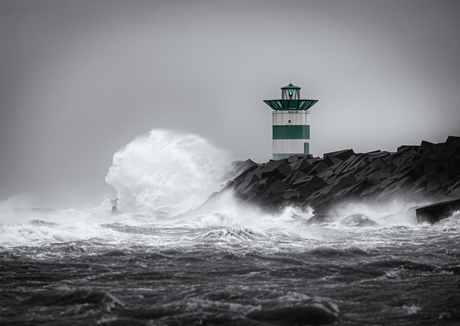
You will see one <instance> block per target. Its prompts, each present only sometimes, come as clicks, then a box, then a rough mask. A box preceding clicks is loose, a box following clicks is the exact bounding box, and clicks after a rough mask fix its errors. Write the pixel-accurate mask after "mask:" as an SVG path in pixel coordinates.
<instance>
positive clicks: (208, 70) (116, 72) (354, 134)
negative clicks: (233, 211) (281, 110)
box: [0, 0, 460, 207]
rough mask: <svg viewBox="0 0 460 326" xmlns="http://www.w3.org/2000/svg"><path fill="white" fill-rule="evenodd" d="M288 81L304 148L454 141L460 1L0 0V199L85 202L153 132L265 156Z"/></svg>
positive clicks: (459, 127) (458, 129) (459, 101)
mask: <svg viewBox="0 0 460 326" xmlns="http://www.w3.org/2000/svg"><path fill="white" fill-rule="evenodd" d="M290 80H292V82H293V83H294V84H295V85H298V86H300V87H302V90H301V97H302V98H311V99H317V100H319V102H318V103H317V104H316V105H315V106H314V107H313V108H312V109H311V114H310V115H309V118H310V124H311V141H310V143H311V145H310V149H311V152H312V153H313V155H314V156H321V155H322V154H323V153H325V152H330V151H334V150H341V149H345V148H353V149H354V150H355V151H356V152H367V151H372V150H375V149H382V150H389V151H395V150H396V148H397V147H398V146H399V145H402V144H419V143H420V142H421V141H422V140H427V141H431V142H435V143H436V142H443V141H445V139H446V138H447V136H449V135H457V136H460V1H458V0H429V1H427V0H302V1H289V0H283V1H269V0H251V1H247V0H244V1H240V0H232V1H175V0H167V1H154V0H151V1H140V0H129V1H128V0H125V1H117V0H78V1H73V0H64V1H63V0H0V200H6V199H8V198H9V197H11V196H14V195H28V196H30V197H31V198H32V203H33V204H34V205H36V206H54V207H56V206H75V205H77V206H78V205H92V204H96V203H97V202H98V201H99V200H100V199H101V198H102V197H103V196H104V195H105V194H109V193H110V191H111V188H110V187H109V186H108V185H106V184H105V182H104V178H105V176H106V174H107V171H108V169H109V167H110V165H111V162H112V157H113V154H114V153H115V152H116V151H117V150H118V149H120V148H121V147H123V146H124V145H126V144H127V143H129V142H130V141H131V140H132V139H133V138H135V137H136V136H138V135H140V134H142V133H145V132H147V131H149V130H151V129H153V128H168V129H173V130H178V131H181V132H191V133H195V134H198V135H200V136H202V137H204V138H206V139H208V140H209V141H210V142H211V143H212V144H214V145H215V146H216V147H218V148H221V149H225V150H228V151H229V152H230V153H231V157H232V158H233V159H235V160H244V159H247V158H251V159H253V160H255V161H256V162H265V161H268V160H269V159H270V157H271V151H272V147H271V146H272V143H271V109H270V108H269V107H268V106H266V105H265V104H264V103H263V101H262V100H264V99H274V98H279V96H280V87H282V86H285V85H287V84H288V83H289V81H290Z"/></svg>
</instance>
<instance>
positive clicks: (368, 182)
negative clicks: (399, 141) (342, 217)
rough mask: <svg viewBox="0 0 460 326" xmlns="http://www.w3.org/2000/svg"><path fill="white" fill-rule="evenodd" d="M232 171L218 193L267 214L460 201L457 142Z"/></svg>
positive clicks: (247, 164)
mask: <svg viewBox="0 0 460 326" xmlns="http://www.w3.org/2000/svg"><path fill="white" fill-rule="evenodd" d="M233 171H234V172H233V174H234V175H235V177H234V178H232V180H230V181H229V182H228V183H227V184H226V186H225V187H224V189H223V190H222V191H221V192H225V191H227V190H233V191H234V193H235V194H236V196H237V197H238V198H239V199H240V200H241V201H243V202H249V203H254V204H257V205H258V206H260V207H262V208H264V209H266V210H269V211H277V210H280V209H281V208H283V207H284V206H286V205H298V206H300V207H311V208H313V209H314V211H315V215H317V216H320V215H321V214H327V212H328V210H329V209H330V207H331V205H333V204H334V205H337V204H340V203H341V202H345V201H348V200H360V201H372V202H384V201H387V200H390V199H392V198H402V199H407V200H411V199H414V198H421V197H425V198H430V201H431V202H441V201H446V200H454V199H458V198H460V137H454V136H449V137H448V138H447V140H446V142H444V143H439V144H433V143H430V142H427V141H422V143H421V144H420V145H419V146H414V145H410V146H400V147H399V148H398V149H397V151H396V152H386V151H380V150H377V151H373V152H369V153H355V152H354V151H353V150H351V149H346V150H341V151H337V152H331V153H326V154H324V155H323V157H322V158H320V157H316V158H315V157H311V156H300V155H299V156H291V157H289V158H287V159H283V160H276V161H275V160H270V161H269V162H267V163H264V164H256V163H254V162H253V161H251V160H247V161H243V162H236V163H234V169H233ZM422 220H424V221H428V222H430V223H432V221H434V220H436V219H420V220H419V221H422Z"/></svg>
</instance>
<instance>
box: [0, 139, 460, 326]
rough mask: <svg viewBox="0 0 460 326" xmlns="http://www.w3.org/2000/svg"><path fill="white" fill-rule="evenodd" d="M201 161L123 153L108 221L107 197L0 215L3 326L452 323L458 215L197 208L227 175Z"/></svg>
mask: <svg viewBox="0 0 460 326" xmlns="http://www.w3.org/2000/svg"><path fill="white" fill-rule="evenodd" d="M174 137H176V139H175V141H173V142H170V143H168V146H163V147H162V146H161V144H164V143H165V139H168V140H170V139H171V138H174ZM161 151H163V152H161ZM152 152H153V153H158V152H161V154H163V155H165V156H168V155H170V159H177V160H176V161H175V162H174V164H172V165H174V167H173V168H172V166H171V164H163V161H162V160H159V159H158V158H157V157H154V158H151V157H149V155H152ZM203 155H209V157H215V160H214V162H215V163H216V162H217V161H219V160H220V159H221V158H223V157H224V156H225V154H224V153H222V152H221V151H219V150H216V149H215V148H213V147H212V146H211V145H210V144H209V143H208V142H206V141H205V140H203V139H201V138H199V137H198V136H195V135H181V134H176V133H172V132H168V131H152V132H150V133H149V134H148V135H144V136H142V137H140V138H138V139H136V140H134V141H133V142H131V143H130V144H128V145H127V146H126V147H125V148H123V149H121V150H120V151H119V152H117V153H116V154H115V155H114V164H113V166H112V167H111V168H110V170H109V172H108V174H107V177H106V180H107V182H108V183H109V184H112V185H113V186H114V187H115V189H117V193H118V196H119V210H120V211H119V212H118V214H111V212H110V208H111V207H110V200H109V199H107V200H106V201H104V202H103V203H102V204H101V205H100V206H98V207H95V208H93V209H89V210H76V209H32V208H22V209H19V208H17V207H10V206H8V205H3V206H1V207H0V262H1V264H0V289H1V295H0V324H1V325H319V324H331V325H458V324H459V323H460V261H459V255H460V247H459V245H458V244H459V241H460V235H459V231H460V212H457V213H454V214H453V215H452V216H451V217H450V218H448V219H445V220H443V221H441V222H439V223H438V224H436V225H424V224H422V225H421V224H417V223H416V222H415V217H414V215H413V211H411V210H410V209H409V208H410V207H412V206H414V205H415V204H416V203H404V202H398V201H394V202H388V203H386V204H380V205H372V204H367V205H364V204H361V203H348V205H345V206H341V207H339V208H337V210H336V211H335V213H334V215H333V218H332V219H330V220H328V221H327V222H323V223H311V218H312V213H311V212H310V211H309V209H308V208H307V207H305V208H303V209H298V208H292V207H286V208H285V209H284V211H283V212H282V213H279V214H268V213H264V212H262V211H260V210H258V209H257V208H255V207H251V206H245V205H242V204H239V203H238V202H237V201H236V200H234V198H233V197H232V195H231V194H228V195H227V196H221V197H220V198H219V199H218V200H216V201H215V202H214V203H213V204H212V205H208V206H207V207H206V209H202V210H193V209H194V208H196V207H198V206H199V205H200V204H201V203H202V202H203V201H204V200H206V198H207V196H209V194H210V193H212V191H213V190H215V189H213V187H218V186H219V185H218V182H217V183H216V182H215V181H216V180H217V179H218V178H217V175H219V174H220V173H222V171H223V170H225V164H224V163H225V159H222V169H220V168H219V164H217V163H216V164H214V165H213V167H212V169H214V170H212V171H211V172H209V173H208V172H204V171H203V169H200V168H199V167H200V166H202V165H203V164H207V163H206V162H203V161H202V159H201V158H200V157H202V156H203ZM133 156H134V157H133ZM195 157H197V158H196V159H195ZM210 169H211V165H210ZM177 171H179V172H177ZM176 172H177V173H178V175H175V173H176ZM168 175H170V176H171V177H170V178H167V176H168ZM171 180H173V181H171ZM220 182H222V180H220ZM214 183H216V184H214ZM191 209H192V211H190V210H191Z"/></svg>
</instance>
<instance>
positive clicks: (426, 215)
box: [415, 199, 460, 224]
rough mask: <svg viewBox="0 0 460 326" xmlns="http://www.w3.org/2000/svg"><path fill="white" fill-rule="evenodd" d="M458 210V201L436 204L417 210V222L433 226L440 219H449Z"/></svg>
mask: <svg viewBox="0 0 460 326" xmlns="http://www.w3.org/2000/svg"><path fill="white" fill-rule="evenodd" d="M459 210H460V199H456V200H450V201H445V202H441V203H436V204H433V205H428V206H423V207H420V208H417V209H416V210H415V213H416V214H417V221H418V222H419V223H423V222H428V223H430V224H434V223H436V222H438V221H440V220H442V219H445V218H448V217H450V216H451V215H452V214H453V213H454V212H456V211H459Z"/></svg>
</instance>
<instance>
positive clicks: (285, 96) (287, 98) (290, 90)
mask: <svg viewBox="0 0 460 326" xmlns="http://www.w3.org/2000/svg"><path fill="white" fill-rule="evenodd" d="M264 102H265V103H266V104H267V105H268V106H269V107H271V108H272V109H273V159H274V160H281V159H283V158H287V157H289V156H292V155H308V154H310V144H309V143H308V140H309V139H310V126H309V125H308V124H307V115H308V109H310V108H311V107H312V106H313V105H315V103H316V102H318V101H317V100H305V99H301V98H300V87H298V86H294V85H292V83H291V84H289V85H288V86H285V87H281V99H277V100H264Z"/></svg>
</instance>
